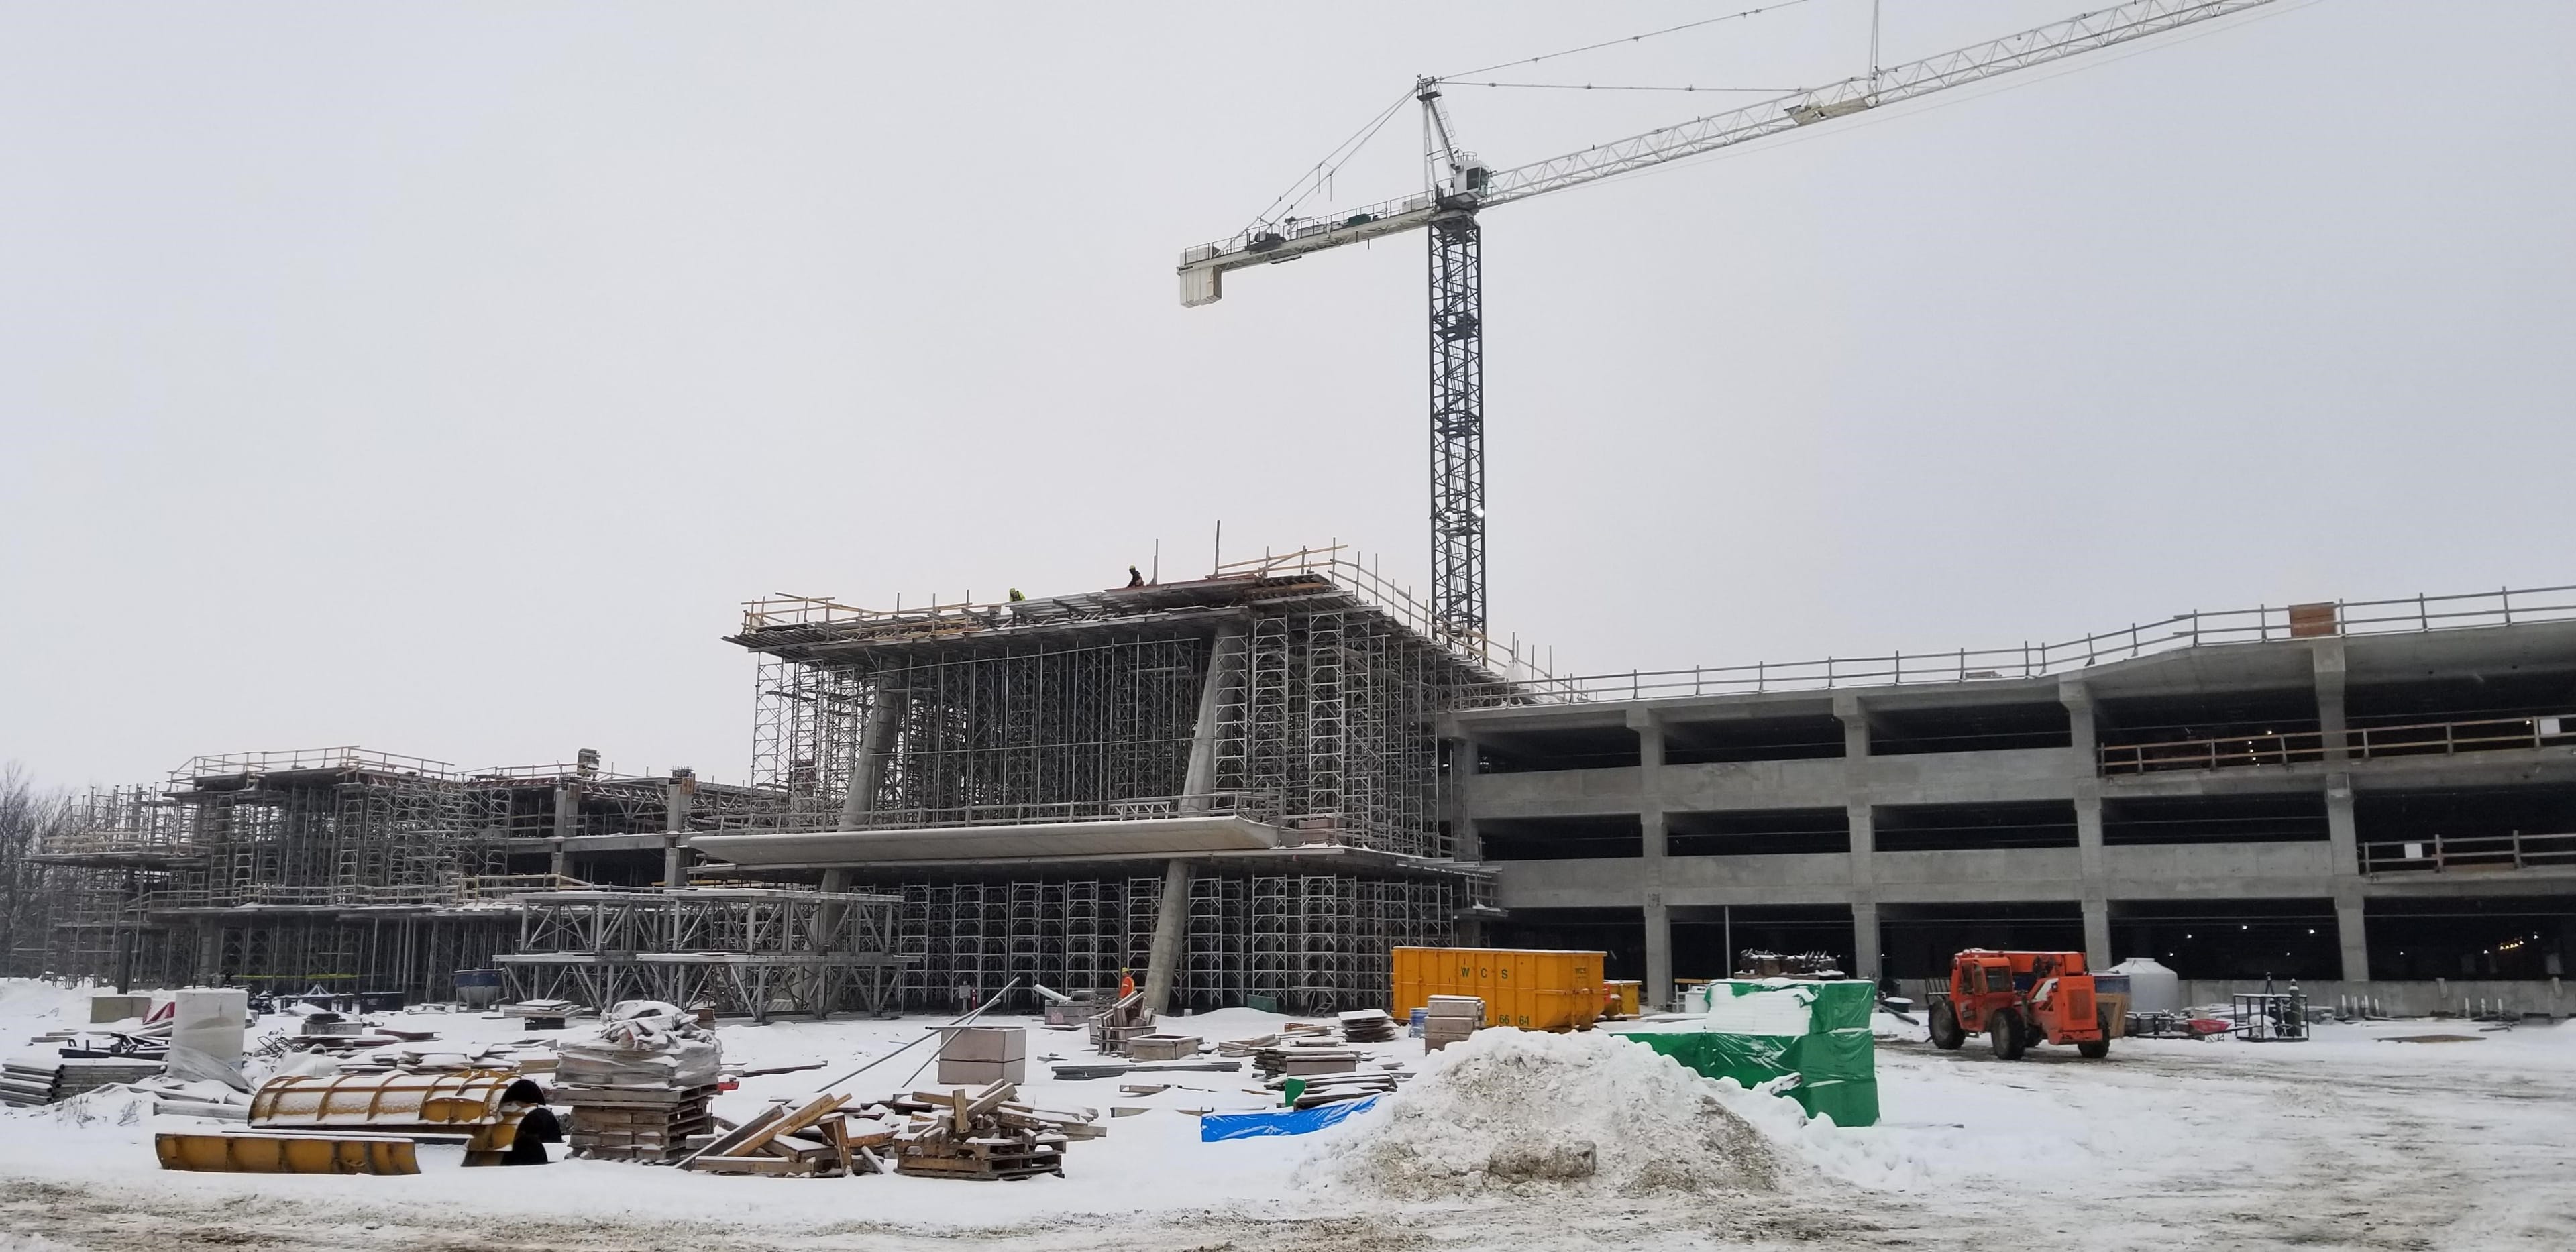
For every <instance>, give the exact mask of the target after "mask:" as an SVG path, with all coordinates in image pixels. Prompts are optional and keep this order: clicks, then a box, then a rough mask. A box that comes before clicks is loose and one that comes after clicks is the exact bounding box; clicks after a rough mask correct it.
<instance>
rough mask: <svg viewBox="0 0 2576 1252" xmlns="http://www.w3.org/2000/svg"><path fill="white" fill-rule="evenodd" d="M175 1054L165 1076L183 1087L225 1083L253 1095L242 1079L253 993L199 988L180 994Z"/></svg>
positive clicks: (174, 1027)
mask: <svg viewBox="0 0 2576 1252" xmlns="http://www.w3.org/2000/svg"><path fill="white" fill-rule="evenodd" d="M171 999H172V1000H173V1001H175V1002H176V1005H177V1008H176V1011H175V1013H174V1014H173V1016H172V1019H171V1024H170V1055H169V1058H168V1065H167V1067H166V1068H165V1070H164V1071H163V1072H165V1073H167V1074H168V1075H169V1076H170V1077H172V1078H176V1079H179V1080H181V1081H183V1082H219V1083H222V1084H224V1085H225V1086H227V1087H230V1088H232V1089H233V1090H235V1091H248V1090H250V1082H249V1081H248V1080H247V1079H245V1078H243V1077H242V1031H243V1024H244V1023H245V1022H246V1021H247V1020H248V1019H249V1017H250V993H249V992H248V991H244V990H242V989H241V988H238V987H199V988H190V989H188V990H186V991H180V992H175V993H173V994H172V996H171Z"/></svg>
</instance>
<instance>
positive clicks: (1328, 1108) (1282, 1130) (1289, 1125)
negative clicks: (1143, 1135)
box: [1199, 1096, 1377, 1143]
mask: <svg viewBox="0 0 2576 1252" xmlns="http://www.w3.org/2000/svg"><path fill="white" fill-rule="evenodd" d="M1375 1103H1377V1097H1376V1096H1370V1097H1369V1098H1367V1099H1365V1100H1350V1101H1346V1102H1344V1103H1341V1104H1319V1105H1317V1106H1315V1107H1314V1108H1311V1109H1264V1110H1262V1111H1261V1112H1258V1113H1210V1114H1208V1115H1207V1116H1205V1117H1202V1118H1200V1119H1199V1142H1201V1143H1214V1142H1216V1141H1217V1140H1219V1139H1258V1138H1260V1137H1262V1136H1264V1135H1306V1134H1313V1133H1314V1132H1316V1131H1318V1130H1322V1129H1323V1128H1324V1127H1326V1126H1330V1125H1332V1124H1333V1123H1335V1122H1338V1121H1340V1120H1342V1119H1343V1118H1345V1117H1348V1116H1350V1115H1351V1114H1353V1113H1356V1112H1359V1111H1360V1110H1361V1109H1364V1108H1367V1107H1368V1106H1370V1105H1372V1104H1375Z"/></svg>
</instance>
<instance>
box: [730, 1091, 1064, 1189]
mask: <svg viewBox="0 0 2576 1252" xmlns="http://www.w3.org/2000/svg"><path fill="white" fill-rule="evenodd" d="M1018 1096H1019V1086H1018V1084H1016V1083H1009V1082H996V1083H993V1084H991V1085H989V1086H987V1087H985V1088H983V1089H982V1090H981V1091H975V1092H969V1091H968V1090H967V1089H966V1088H963V1087H959V1088H955V1089H953V1090H951V1091H948V1092H945V1093H941V1092H936V1091H914V1092H909V1093H906V1094H901V1095H895V1096H889V1097H887V1098H886V1099H883V1100H878V1101H874V1102H872V1103H868V1104H854V1103H853V1102H852V1098H851V1097H849V1096H846V1095H823V1096H817V1097H815V1098H814V1099H813V1100H811V1101H809V1102H807V1103H806V1104H805V1105H804V1106H803V1107H801V1108H797V1109H795V1110H793V1111H790V1110H789V1109H788V1108H787V1107H786V1106H785V1105H776V1106H772V1107H771V1108H770V1109H768V1110H767V1111H765V1112H763V1113H762V1114H761V1115H760V1116H758V1117H755V1118H753V1119H751V1120H750V1121H747V1122H744V1123H743V1124H742V1125H740V1126H736V1127H733V1128H731V1129H729V1130H727V1131H726V1132H725V1133H723V1134H722V1135H719V1136H717V1137H716V1139H715V1140H714V1141H713V1142H711V1143H709V1144H707V1145H706V1146H705V1147H704V1148H701V1149H699V1150H698V1151H697V1152H695V1153H693V1154H692V1155H690V1156H689V1157H688V1158H687V1159H685V1160H683V1161H681V1162H680V1167H681V1168H682V1169H690V1170H699V1171H703V1172H706V1173H715V1174H766V1175H769V1176H771V1177H777V1178H832V1177H839V1176H843V1175H849V1174H886V1173H898V1174H914V1175H921V1176H926V1177H933V1178H976V1179H999V1178H1031V1177H1035V1176H1037V1175H1039V1174H1054V1175H1057V1176H1058V1177H1061V1176H1063V1174H1064V1146H1065V1144H1066V1143H1068V1142H1070V1141H1072V1140H1075V1139H1098V1138H1101V1137H1103V1136H1105V1135H1107V1134H1108V1133H1109V1131H1108V1129H1107V1128H1105V1127H1102V1126H1099V1125H1096V1124H1094V1123H1096V1122H1097V1121H1098V1120H1099V1117H1100V1114H1099V1113H1098V1112H1097V1111H1096V1110H1092V1109H1080V1110H1074V1111H1070V1112H1059V1111H1055V1110H1050V1109H1041V1108H1036V1107H1033V1106H1031V1105H1027V1104H1023V1103H1020V1102H1019V1100H1018Z"/></svg>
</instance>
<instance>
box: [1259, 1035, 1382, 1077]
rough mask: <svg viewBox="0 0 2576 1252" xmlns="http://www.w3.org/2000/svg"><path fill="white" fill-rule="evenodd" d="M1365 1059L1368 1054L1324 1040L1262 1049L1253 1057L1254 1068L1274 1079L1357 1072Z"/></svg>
mask: <svg viewBox="0 0 2576 1252" xmlns="http://www.w3.org/2000/svg"><path fill="white" fill-rule="evenodd" d="M1365 1057H1366V1054H1365V1053H1361V1052H1356V1051H1353V1050H1351V1049H1349V1048H1345V1047H1341V1046H1339V1045H1338V1044H1337V1043H1335V1042H1334V1041H1331V1040H1323V1041H1318V1042H1315V1043H1306V1044H1288V1045H1285V1046H1273V1047H1267V1048H1263V1049H1261V1050H1259V1051H1257V1052H1254V1053H1253V1054H1252V1066H1253V1068H1254V1069H1257V1070H1260V1071H1261V1072H1262V1073H1263V1074H1264V1075H1266V1076H1268V1077H1272V1078H1277V1077H1279V1076H1281V1075H1283V1074H1284V1075H1286V1076H1288V1077H1291V1078H1302V1077H1304V1076H1306V1075H1308V1074H1338V1073H1342V1072H1345V1071H1348V1070H1354V1069H1358V1068H1359V1067H1360V1062H1361V1061H1362V1060H1363V1059H1365Z"/></svg>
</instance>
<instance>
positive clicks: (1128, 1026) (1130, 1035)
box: [1091, 991, 1154, 1056]
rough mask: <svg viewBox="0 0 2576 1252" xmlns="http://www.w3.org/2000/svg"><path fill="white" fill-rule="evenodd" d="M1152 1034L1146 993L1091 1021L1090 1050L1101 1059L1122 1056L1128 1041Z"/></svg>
mask: <svg viewBox="0 0 2576 1252" xmlns="http://www.w3.org/2000/svg"><path fill="white" fill-rule="evenodd" d="M1153 1033H1154V1015H1153V1014H1152V1013H1151V1012H1149V1011H1147V1010H1146V1008H1145V993H1143V992H1141V991H1139V992H1134V993H1132V994H1129V995H1127V996H1125V997H1122V998H1121V999H1119V1000H1118V1001H1117V1002H1116V1003H1113V1004H1111V1005H1110V1006H1109V1007H1107V1008H1105V1009H1102V1010H1101V1011H1100V1012H1099V1013H1097V1014H1094V1015H1093V1016H1092V1019H1091V1050H1092V1051H1094V1052H1098V1053H1099V1054H1101V1055H1102V1056H1125V1055H1127V1044H1128V1041H1129V1040H1132V1039H1140V1038H1143V1037H1144V1036H1146V1035H1150V1034H1153Z"/></svg>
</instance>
